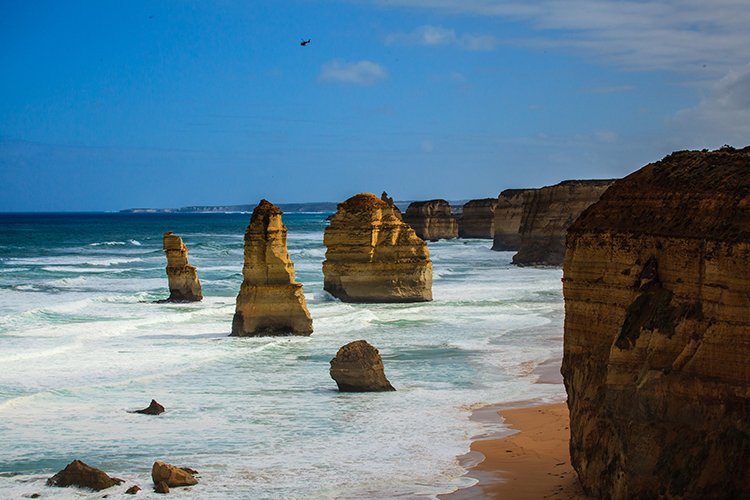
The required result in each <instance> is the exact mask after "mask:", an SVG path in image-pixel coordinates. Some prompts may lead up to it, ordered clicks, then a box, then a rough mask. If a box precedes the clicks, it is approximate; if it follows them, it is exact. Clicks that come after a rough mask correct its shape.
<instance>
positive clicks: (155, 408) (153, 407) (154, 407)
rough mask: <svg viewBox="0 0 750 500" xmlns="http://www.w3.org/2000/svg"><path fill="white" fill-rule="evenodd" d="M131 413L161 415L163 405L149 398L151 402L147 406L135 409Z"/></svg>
mask: <svg viewBox="0 0 750 500" xmlns="http://www.w3.org/2000/svg"><path fill="white" fill-rule="evenodd" d="M133 413H141V414H143V415H161V414H162V413H164V407H163V406H162V405H160V404H159V403H158V402H157V401H156V400H155V399H152V400H151V404H150V405H148V407H147V408H144V409H142V410H135V411H134V412H133Z"/></svg>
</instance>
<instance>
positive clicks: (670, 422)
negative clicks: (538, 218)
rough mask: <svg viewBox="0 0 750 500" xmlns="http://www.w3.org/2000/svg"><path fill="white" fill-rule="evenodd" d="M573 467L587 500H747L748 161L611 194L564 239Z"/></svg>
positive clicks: (666, 176) (730, 156)
mask: <svg viewBox="0 0 750 500" xmlns="http://www.w3.org/2000/svg"><path fill="white" fill-rule="evenodd" d="M566 246H567V252H566V254H565V264H564V267H563V271H564V283H563V293H564V297H565V335H564V344H565V345H564V357H563V364H562V373H563V376H564V380H565V386H566V389H567V391H568V405H569V407H570V424H571V425H570V430H571V443H570V450H571V458H572V463H573V466H574V467H575V469H576V470H577V471H578V475H579V477H580V480H581V484H582V485H583V487H584V489H585V490H586V492H587V493H588V494H589V495H591V496H593V497H596V498H613V499H627V498H750V481H748V478H750V148H745V149H742V150H734V149H731V148H723V149H721V150H718V151H713V152H707V151H704V152H695V151H682V152H677V153H673V154H671V155H669V156H667V157H666V158H664V159H663V160H661V161H658V162H656V163H652V164H650V165H647V166H645V167H643V168H642V169H641V170H639V171H637V172H635V173H633V174H631V175H629V176H627V177H625V178H624V179H623V180H621V181H617V182H616V183H615V184H614V185H613V186H612V187H611V188H610V189H609V190H608V191H607V192H606V193H604V195H603V196H602V199H601V200H600V201H599V202H598V203H596V204H595V205H593V206H591V207H590V208H589V209H588V210H586V211H585V212H584V213H583V214H582V215H581V217H579V218H578V220H577V221H576V222H575V223H574V224H573V225H572V226H571V228H570V229H569V231H568V236H567V243H566Z"/></svg>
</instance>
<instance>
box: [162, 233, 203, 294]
mask: <svg viewBox="0 0 750 500" xmlns="http://www.w3.org/2000/svg"><path fill="white" fill-rule="evenodd" d="M163 241H164V253H165V254H166V255H167V279H168V280H169V298H168V299H167V302H196V301H199V300H202V299H203V292H202V291H201V282H200V280H199V279H198V273H197V272H196V270H195V266H191V265H190V264H189V263H188V249H187V247H186V246H185V244H184V243H183V242H182V238H180V237H179V236H177V235H176V234H173V233H172V232H171V231H170V232H167V233H164V240H163Z"/></svg>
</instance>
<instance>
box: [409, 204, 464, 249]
mask: <svg viewBox="0 0 750 500" xmlns="http://www.w3.org/2000/svg"><path fill="white" fill-rule="evenodd" d="M402 218H403V221H404V222H406V223H407V224H409V226H411V228H412V229H414V232H415V233H417V236H419V237H420V238H422V239H423V240H441V239H445V240H449V239H452V238H458V222H457V221H456V218H455V217H454V216H453V214H452V213H451V206H450V204H449V203H448V202H447V201H446V200H429V201H415V202H414V203H411V204H409V207H408V208H407V209H406V212H405V213H404V215H403V217H402Z"/></svg>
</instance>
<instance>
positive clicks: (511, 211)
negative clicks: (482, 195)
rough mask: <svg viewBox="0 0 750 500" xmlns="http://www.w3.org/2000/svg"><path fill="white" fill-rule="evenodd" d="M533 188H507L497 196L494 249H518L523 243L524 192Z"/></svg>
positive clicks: (503, 250)
mask: <svg viewBox="0 0 750 500" xmlns="http://www.w3.org/2000/svg"><path fill="white" fill-rule="evenodd" d="M529 191H534V190H533V189H506V190H505V191H503V192H502V193H500V196H498V198H497V206H496V207H495V221H494V225H493V229H494V230H495V236H494V239H493V242H492V249H493V250H495V251H498V252H505V251H510V250H518V246H519V245H520V244H521V234H520V233H519V230H520V229H521V217H522V215H523V198H524V193H526V192H529Z"/></svg>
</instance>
